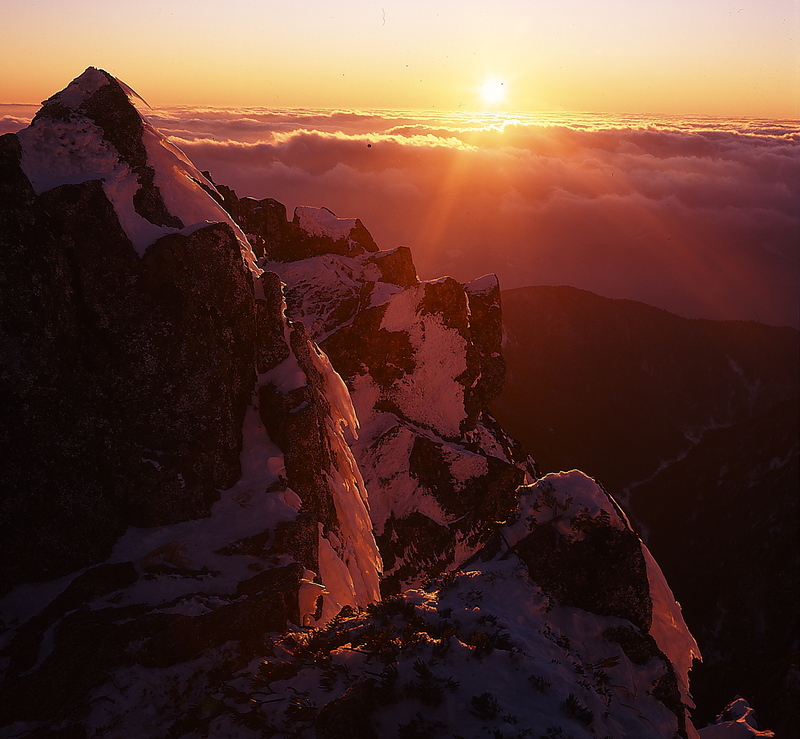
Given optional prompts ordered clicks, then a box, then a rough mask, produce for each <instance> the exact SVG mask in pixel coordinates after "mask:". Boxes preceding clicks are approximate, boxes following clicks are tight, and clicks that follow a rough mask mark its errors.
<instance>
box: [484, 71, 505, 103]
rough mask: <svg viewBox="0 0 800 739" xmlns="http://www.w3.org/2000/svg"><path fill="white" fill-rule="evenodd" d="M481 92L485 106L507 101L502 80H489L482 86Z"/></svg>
mask: <svg viewBox="0 0 800 739" xmlns="http://www.w3.org/2000/svg"><path fill="white" fill-rule="evenodd" d="M480 90H481V99H482V100H483V102H484V104H485V105H497V104H498V103H502V102H503V101H504V100H505V99H506V87H505V83H504V82H503V81H502V80H498V79H495V78H492V79H488V80H486V82H484V83H483V84H482V85H481V88H480Z"/></svg>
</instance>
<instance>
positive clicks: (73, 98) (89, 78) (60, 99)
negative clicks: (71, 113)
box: [44, 67, 114, 110]
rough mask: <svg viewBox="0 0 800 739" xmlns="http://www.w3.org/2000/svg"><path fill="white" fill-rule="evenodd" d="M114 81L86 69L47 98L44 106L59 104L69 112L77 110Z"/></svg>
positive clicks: (106, 73)
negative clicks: (59, 90)
mask: <svg viewBox="0 0 800 739" xmlns="http://www.w3.org/2000/svg"><path fill="white" fill-rule="evenodd" d="M112 80H114V77H112V76H111V75H110V74H109V73H108V72H106V71H104V70H102V69H97V68H96V67H88V68H87V69H86V71H85V72H84V73H83V74H81V75H79V76H78V77H76V78H75V79H74V80H72V82H70V83H69V84H68V85H67V86H66V87H65V88H64V89H63V90H62V91H61V92H57V93H56V94H55V95H53V96H52V97H50V98H48V99H47V100H46V101H45V103H44V104H48V103H59V104H61V105H63V106H64V107H66V108H69V109H70V110H75V109H77V108H78V107H79V106H80V105H81V104H82V103H83V102H85V101H86V99H87V98H88V97H90V96H91V95H93V94H94V93H95V92H97V91H98V90H99V89H100V88H101V87H104V86H105V85H108V84H110V83H111V82H112Z"/></svg>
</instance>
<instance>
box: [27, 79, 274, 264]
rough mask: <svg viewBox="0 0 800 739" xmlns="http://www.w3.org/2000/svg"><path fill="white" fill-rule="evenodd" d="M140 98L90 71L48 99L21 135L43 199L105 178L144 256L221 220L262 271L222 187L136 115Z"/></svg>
mask: <svg viewBox="0 0 800 739" xmlns="http://www.w3.org/2000/svg"><path fill="white" fill-rule="evenodd" d="M132 97H139V96H138V95H137V94H136V93H135V92H134V91H133V90H132V89H131V88H130V87H128V86H127V85H126V84H125V83H123V82H122V81H120V80H118V79H117V78H116V77H114V76H113V75H112V74H110V73H109V72H106V71H105V70H102V69H97V68H95V67H88V68H87V69H86V70H85V71H84V72H83V73H82V74H81V75H80V76H78V77H76V78H75V79H74V80H72V82H70V83H69V85H67V86H66V87H65V88H64V89H63V90H61V91H60V92H58V93H56V94H55V95H53V96H52V97H50V98H48V99H47V100H45V101H44V103H43V104H42V108H41V109H40V110H39V112H38V113H37V114H36V116H35V117H34V119H33V121H32V122H31V125H30V126H29V127H28V128H26V129H23V130H22V131H20V132H19V133H18V134H17V136H18V138H19V141H20V143H21V145H22V157H21V160H20V166H21V167H22V170H23V172H24V173H25V175H26V176H27V177H28V179H29V180H30V182H31V185H32V186H33V189H34V190H35V191H36V193H37V194H41V193H43V192H46V191H48V190H52V189H54V188H56V187H59V186H61V185H67V184H73V185H74V184H82V183H85V182H89V181H91V180H100V181H101V183H102V186H103V191H104V192H105V195H106V197H107V198H108V200H109V201H110V202H111V204H112V205H113V206H114V210H115V211H116V214H117V217H118V218H119V221H120V224H121V225H122V228H123V230H124V231H125V233H126V234H127V236H128V238H129V239H130V241H131V244H132V245H133V247H134V249H135V250H136V251H137V253H138V254H139V255H140V256H142V255H143V254H144V252H145V251H146V250H147V248H148V247H149V246H150V245H151V244H153V243H154V242H155V241H157V240H158V239H159V238H161V237H162V236H165V235H166V234H169V233H175V232H181V233H184V234H189V233H192V232H193V231H195V230H197V229H198V228H200V227H202V226H204V225H206V224H208V223H214V222H224V223H227V224H228V225H229V226H230V227H231V229H232V230H233V232H234V235H235V236H236V238H237V240H238V242H239V246H240V248H241V251H242V258H243V259H244V261H245V262H246V263H247V264H248V266H249V268H250V270H251V272H253V273H258V272H259V270H258V268H257V267H256V265H255V256H254V255H253V252H252V250H251V248H250V245H249V243H248V241H247V238H246V237H245V235H244V234H243V233H242V231H241V229H240V228H239V227H238V226H237V225H236V224H235V223H234V222H233V220H232V219H231V217H230V216H229V215H228V213H227V212H225V210H224V209H223V208H222V207H221V206H220V205H219V202H218V200H221V196H220V195H219V193H218V192H217V191H216V189H215V188H214V185H213V184H212V183H211V182H210V181H209V180H208V179H207V178H206V177H204V176H203V175H202V174H201V173H200V172H199V171H198V170H197V169H196V168H195V166H194V165H193V164H192V163H191V162H190V161H189V160H188V158H187V157H186V155H185V154H184V153H183V152H182V151H181V150H180V149H178V148H177V147H176V146H174V145H173V144H172V143H170V142H169V141H168V140H167V139H166V138H165V137H164V136H163V135H162V134H161V133H160V132H159V131H157V130H156V129H155V128H154V127H153V126H152V125H151V124H150V123H149V121H148V120H147V119H146V118H145V117H144V116H143V115H142V114H141V113H140V112H139V111H138V110H137V109H136V107H135V106H134V104H133V102H132V100H131V98H132Z"/></svg>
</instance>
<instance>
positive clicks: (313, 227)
mask: <svg viewBox="0 0 800 739" xmlns="http://www.w3.org/2000/svg"><path fill="white" fill-rule="evenodd" d="M294 217H295V218H296V219H297V221H298V223H299V225H300V228H302V229H303V230H304V231H305V232H306V233H307V234H309V235H310V236H328V237H329V238H331V239H333V240H334V241H338V240H339V239H345V238H347V237H349V236H350V232H351V231H352V230H353V229H354V228H355V225H356V219H355V218H337V217H336V215H335V214H334V213H333V212H332V211H330V210H328V209H327V208H314V207H311V206H308V205H300V206H298V207H297V208H295V209H294Z"/></svg>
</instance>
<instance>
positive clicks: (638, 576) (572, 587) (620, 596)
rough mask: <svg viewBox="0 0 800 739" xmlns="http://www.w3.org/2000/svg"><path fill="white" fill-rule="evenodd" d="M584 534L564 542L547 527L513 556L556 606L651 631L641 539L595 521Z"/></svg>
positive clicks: (590, 521)
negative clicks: (608, 618) (554, 600)
mask: <svg viewBox="0 0 800 739" xmlns="http://www.w3.org/2000/svg"><path fill="white" fill-rule="evenodd" d="M582 529H583V533H584V535H585V536H584V538H583V539H582V540H580V541H574V542H567V541H565V540H564V539H563V538H562V537H561V536H560V535H559V534H558V533H557V532H556V531H555V530H554V529H552V528H551V527H549V526H541V527H538V528H537V529H535V530H534V531H533V532H531V534H529V535H528V536H527V537H526V538H525V539H523V540H522V541H521V542H520V543H519V544H517V549H516V551H517V554H518V555H519V557H520V559H522V561H523V562H525V564H526V565H527V567H528V570H529V572H530V573H531V578H532V579H533V580H534V582H536V583H538V584H539V585H541V587H542V588H543V589H544V590H546V591H547V592H549V593H552V595H554V596H555V597H556V598H557V599H558V601H559V602H560V603H562V604H564V605H568V606H577V607H578V608H583V609H584V610H585V611H590V612H591V613H597V614H600V615H603V616H618V617H619V618H625V619H628V621H630V622H631V623H633V624H635V625H636V626H638V627H639V628H640V629H641V630H642V631H645V632H647V631H649V630H650V624H651V623H652V618H653V604H652V602H651V600H650V586H649V584H648V581H647V569H646V567H645V563H644V557H643V556H642V550H641V543H640V542H639V537H637V536H636V534H634V533H633V532H632V531H630V530H620V529H616V528H612V527H611V526H608V525H606V524H604V523H603V522H602V521H598V520H597V519H587V520H586V521H585V522H584V523H583V526H582Z"/></svg>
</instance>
